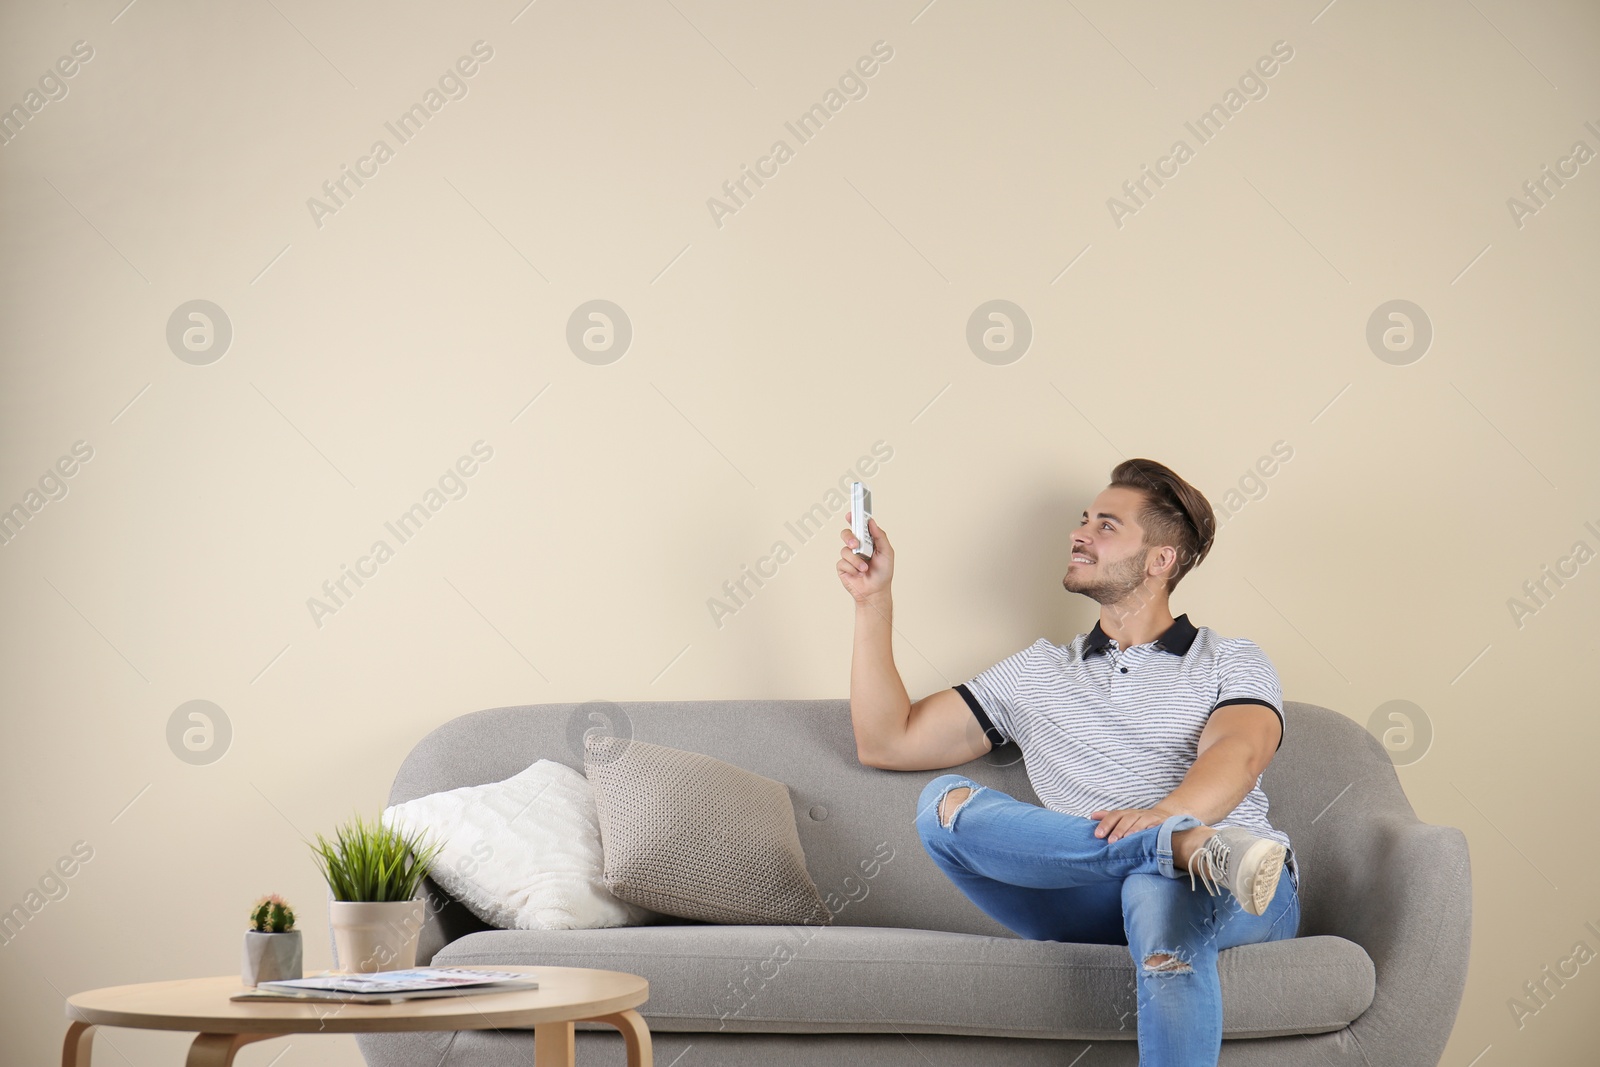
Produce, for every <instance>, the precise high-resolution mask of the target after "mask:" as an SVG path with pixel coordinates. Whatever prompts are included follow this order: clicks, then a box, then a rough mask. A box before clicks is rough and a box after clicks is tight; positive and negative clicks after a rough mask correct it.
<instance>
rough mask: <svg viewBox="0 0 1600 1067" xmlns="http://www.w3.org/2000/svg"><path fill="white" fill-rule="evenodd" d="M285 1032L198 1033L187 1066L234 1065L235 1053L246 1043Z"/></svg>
mask: <svg viewBox="0 0 1600 1067" xmlns="http://www.w3.org/2000/svg"><path fill="white" fill-rule="evenodd" d="M283 1036H284V1035H283V1034H198V1035H196V1037H195V1039H194V1043H193V1044H192V1045H190V1046H189V1058H188V1059H187V1060H185V1061H184V1063H185V1064H186V1065H187V1067H233V1056H234V1053H236V1052H238V1051H239V1050H240V1049H241V1048H243V1047H244V1046H245V1045H248V1044H251V1043H252V1042H255V1041H266V1040H267V1039H268V1038H273V1037H283Z"/></svg>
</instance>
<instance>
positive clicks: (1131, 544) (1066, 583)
mask: <svg viewBox="0 0 1600 1067" xmlns="http://www.w3.org/2000/svg"><path fill="white" fill-rule="evenodd" d="M1143 502H1144V498H1143V495H1142V494H1140V493H1139V492H1138V491H1137V490H1135V489H1125V488H1123V487H1121V486H1112V487H1109V488H1107V489H1106V490H1105V491H1104V492H1102V493H1101V494H1100V495H1099V496H1097V497H1095V498H1094V502H1093V503H1091V504H1090V505H1089V507H1088V509H1087V510H1086V511H1085V512H1084V517H1083V519H1082V520H1081V521H1080V522H1079V524H1078V528H1077V529H1076V530H1074V531H1073V534H1072V559H1071V561H1070V562H1069V563H1068V565H1067V573H1066V575H1065V576H1064V577H1063V578H1062V579H1061V585H1062V588H1064V589H1066V590H1067V592H1069V593H1082V594H1083V595H1084V596H1086V597H1088V598H1090V599H1091V600H1094V601H1096V602H1097V603H1100V604H1117V603H1121V602H1122V601H1125V600H1127V599H1128V598H1129V597H1130V596H1132V595H1133V593H1134V592H1135V591H1136V590H1138V588H1139V587H1140V586H1142V585H1144V584H1145V581H1146V580H1147V579H1146V574H1145V566H1146V559H1147V557H1148V556H1149V554H1150V550H1148V549H1146V548H1144V547H1143V542H1144V530H1143V528H1141V527H1140V526H1139V523H1138V520H1137V518H1136V516H1137V514H1138V511H1139V507H1140V505H1141V504H1143ZM1155 580H1156V581H1164V579H1155Z"/></svg>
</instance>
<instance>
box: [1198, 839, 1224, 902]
mask: <svg viewBox="0 0 1600 1067" xmlns="http://www.w3.org/2000/svg"><path fill="white" fill-rule="evenodd" d="M1230 851H1231V850H1230V849H1229V848H1228V843H1227V842H1226V841H1224V840H1222V835H1221V834H1212V835H1211V836H1210V837H1208V838H1207V839H1206V843H1205V844H1204V845H1201V846H1200V847H1199V848H1197V849H1195V851H1194V855H1192V856H1190V857H1189V865H1188V871H1189V888H1190V889H1191V890H1193V889H1194V879H1195V875H1196V874H1199V876H1200V881H1201V883H1202V884H1203V885H1204V886H1205V887H1206V892H1207V893H1209V894H1210V895H1212V896H1216V895H1217V894H1218V893H1220V892H1222V888H1221V884H1220V883H1222V882H1223V880H1224V879H1225V878H1226V877H1227V870H1228V855H1229V852H1230ZM1197 862H1198V864H1199V867H1200V869H1199V871H1196V870H1195V865H1196V863H1197Z"/></svg>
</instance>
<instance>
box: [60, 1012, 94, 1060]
mask: <svg viewBox="0 0 1600 1067" xmlns="http://www.w3.org/2000/svg"><path fill="white" fill-rule="evenodd" d="M93 1047H94V1027H93V1026H92V1025H91V1024H89V1023H85V1022H74V1023H73V1024H72V1025H71V1026H69V1027H67V1039H66V1041H64V1042H63V1043H62V1046H61V1067H89V1052H90V1050H91V1049H92V1048H93Z"/></svg>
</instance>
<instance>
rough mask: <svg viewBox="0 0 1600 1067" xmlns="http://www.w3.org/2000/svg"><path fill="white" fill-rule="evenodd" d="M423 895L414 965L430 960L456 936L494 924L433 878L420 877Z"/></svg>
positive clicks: (488, 928)
mask: <svg viewBox="0 0 1600 1067" xmlns="http://www.w3.org/2000/svg"><path fill="white" fill-rule="evenodd" d="M422 889H423V894H424V899H425V900H426V901H427V904H426V906H425V907H424V908H423V921H422V932H421V934H420V935H418V938H417V966H418V967H426V966H429V965H430V964H432V963H433V957H434V956H435V954H437V953H438V951H439V950H440V949H442V948H444V947H445V946H446V945H448V944H449V943H450V942H452V941H454V940H456V939H457V938H462V937H466V936H467V935H468V934H475V933H477V932H478V931H480V930H492V929H494V927H492V926H490V925H489V924H488V923H486V922H484V921H483V920H482V919H480V918H478V917H477V916H476V915H474V914H472V912H470V911H468V910H467V908H466V905H464V904H462V903H461V902H460V901H459V900H457V899H455V898H454V897H452V896H451V895H450V894H449V893H446V892H445V891H444V890H443V889H440V888H439V886H438V885H437V884H436V883H435V882H434V880H433V879H432V878H424V879H423V880H422Z"/></svg>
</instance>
